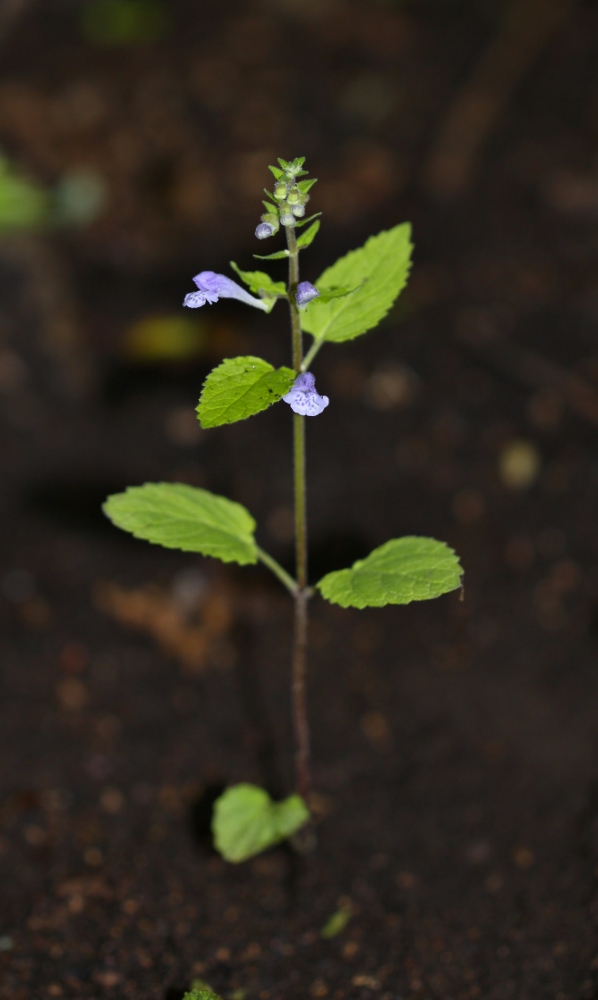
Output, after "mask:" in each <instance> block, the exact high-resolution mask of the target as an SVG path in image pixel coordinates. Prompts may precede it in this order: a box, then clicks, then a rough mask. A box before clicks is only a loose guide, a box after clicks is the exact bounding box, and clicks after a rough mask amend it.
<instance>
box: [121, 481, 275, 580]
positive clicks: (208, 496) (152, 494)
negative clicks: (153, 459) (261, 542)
mask: <svg viewBox="0 0 598 1000" xmlns="http://www.w3.org/2000/svg"><path fill="white" fill-rule="evenodd" d="M102 509H103V511H104V513H105V514H106V516H107V517H109V518H110V520H111V521H112V523H113V524H115V525H116V526H117V527H118V528H122V529H123V531H128V532H130V534H132V535H134V536H135V538H143V539H144V540H145V541H146V542H153V543H154V544H155V545H162V546H164V548H166V549H180V550H181V551H182V552H201V554H202V555H204V556H212V557H213V558H214V559H221V560H222V562H237V563H239V564H240V565H241V566H246V565H248V564H249V563H256V562H257V561H258V556H257V547H256V544H255V539H254V537H253V535H254V531H255V521H254V519H253V518H252V516H251V514H250V513H249V511H248V510H246V509H245V507H242V506H241V504H239V503H235V502H234V501H233V500H228V499H227V498H226V497H221V496H217V495H216V494H215V493H210V492H209V491H208V490H201V489H197V488H196V487H194V486H187V484H186V483H144V485H143V486H129V488H128V489H127V490H125V492H124V493H115V494H114V495H113V496H111V497H108V499H107V500H106V503H105V504H104V506H103V508H102Z"/></svg>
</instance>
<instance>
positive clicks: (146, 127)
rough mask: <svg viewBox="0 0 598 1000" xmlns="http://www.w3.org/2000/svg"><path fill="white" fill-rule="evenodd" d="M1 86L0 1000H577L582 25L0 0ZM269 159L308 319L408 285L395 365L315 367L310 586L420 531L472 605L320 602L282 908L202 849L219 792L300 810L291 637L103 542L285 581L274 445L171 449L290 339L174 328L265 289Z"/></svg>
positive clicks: (588, 101) (585, 500) (254, 427)
mask: <svg viewBox="0 0 598 1000" xmlns="http://www.w3.org/2000/svg"><path fill="white" fill-rule="evenodd" d="M0 55H1V59H0V410H1V424H0V440H1V452H0V462H1V469H2V474H1V482H2V489H1V492H0V552H1V556H0V622H1V626H2V637H1V639H0V642H1V645H2V653H1V658H2V676H3V682H2V683H3V695H2V702H1V704H0V741H1V742H2V752H1V755H0V785H1V797H0V865H1V866H2V870H3V872H4V875H3V882H2V887H1V889H0V893H1V894H2V897H3V902H4V905H3V906H2V907H0V913H1V915H0V967H1V968H2V969H3V975H4V980H3V982H4V984H5V985H4V986H0V991H1V990H4V992H1V995H2V997H3V998H6V1000H19V998H21V997H23V998H25V997H29V996H31V992H30V991H31V989H33V988H36V989H37V988H39V987H40V984H43V985H44V988H47V989H48V995H49V996H58V997H59V996H73V997H75V996H78V997H80V996H81V995H82V994H85V993H89V991H90V990H93V992H94V995H97V996H104V995H106V996H119V997H120V996H123V997H124V996H127V997H142V996H143V997H144V998H147V997H156V998H160V1000H162V998H164V997H168V998H169V1000H176V998H177V997H179V996H181V995H182V993H181V992H180V990H181V989H182V988H183V987H184V986H185V985H188V983H189V981H190V979H191V978H192V976H193V975H197V976H203V977H205V978H207V979H208V981H209V982H210V984H211V985H212V986H213V987H214V988H216V989H219V990H222V991H223V993H225V994H226V995H227V996H228V995H230V996H236V998H237V1000H241V994H240V993H239V992H238V991H239V990H242V989H245V990H248V991H249V994H248V995H250V996H254V995H255V996H259V997H260V998H261V1000H268V998H269V997H272V998H275V997H277V996H279V995H282V994H281V992H280V991H281V990H282V991H283V993H284V996H285V997H286V998H293V997H295V996H301V997H304V996H305V995H309V996H313V997H326V996H327V995H330V996H334V997H336V998H337V1000H341V998H343V997H345V996H347V997H353V996H355V997H362V996H363V997H366V996H367V997H370V996H372V995H380V996H382V997H385V998H386V1000H395V998H396V1000H398V997H399V993H400V996H401V997H402V998H407V997H409V998H411V997H420V996H423V995H426V996H430V997H439V998H440V997H442V998H446V997H449V996H450V997H451V1000H459V998H461V997H463V998H465V997H478V996H480V997H481V996H483V997H484V998H485V1000H492V998H496V1000H502V998H508V997H511V996H513V997H515V996H516V997H517V998H518V1000H524V998H528V997H529V998H530V1000H540V998H543V997H546V998H550V1000H555V998H557V1000H583V998H590V997H593V996H594V995H595V989H596V977H597V974H598V967H597V964H596V961H595V951H594V943H593V934H594V933H595V923H596V919H597V897H596V893H595V888H594V886H595V876H596V871H597V870H598V868H597V865H598V840H597V838H598V832H597V818H598V791H597V789H598V784H597V782H598V760H597V757H596V737H597V726H596V697H597V693H598V692H597V686H598V673H597V664H596V651H597V630H596V622H597V617H596V615H597V607H596V601H597V595H598V569H597V566H596V555H597V552H598V527H597V519H596V483H597V478H598V464H597V457H596V456H597V454H598V433H597V432H598V353H597V341H596V336H597V332H598V273H597V269H596V255H597V250H598V73H597V71H596V67H597V66H598V9H597V8H596V5H595V4H594V3H592V2H590V0H367V2H366V0H228V2H226V3H216V2H213V0H205V2H198V0H194V2H193V0H168V2H166V0H52V2H51V3H49V2H45V3H41V2H40V0H2V3H0ZM277 156H282V157H285V158H292V157H295V156H306V157H307V162H306V166H307V167H308V168H309V170H310V173H311V174H312V175H314V176H317V177H318V178H319V183H318V184H317V185H316V187H315V188H313V189H312V201H311V203H310V208H311V209H312V210H313V211H320V210H321V211H322V212H323V217H322V229H321V231H320V234H319V236H318V239H317V241H316V243H315V244H314V245H313V246H312V247H311V248H310V249H309V250H308V251H306V252H305V253H304V254H303V255H302V258H301V264H302V277H303V278H304V279H307V280H311V281H314V280H315V279H316V278H317V277H318V275H319V274H320V273H321V271H322V270H323V269H324V268H325V267H326V266H328V265H329V264H330V263H332V262H333V261H334V260H335V259H336V257H337V256H339V255H340V254H342V253H345V252H346V251H347V250H348V249H351V248H353V247H356V246H359V245H360V244H361V243H362V242H363V241H364V240H365V239H366V238H367V237H368V236H369V235H371V234H372V233H375V232H378V231H379V230H381V229H383V228H389V227H391V226H393V225H395V224H396V223H398V222H402V221H405V220H409V221H411V222H412V224H413V227H414V241H415V244H416V251H415V258H414V270H413V273H412V276H411V279H410V283H409V286H408V288H407V290H406V292H405V293H404V294H403V295H402V296H401V298H400V300H399V302H398V303H397V305H396V307H395V309H394V310H393V311H392V313H391V314H390V315H389V316H388V317H387V318H386V320H385V321H384V322H383V324H382V325H381V326H380V328H379V329H378V330H376V331H375V332H373V333H371V334H368V335H367V336H364V337H362V338H360V339H358V340H357V341H355V342H353V343H350V344H347V345H342V346H338V347H337V346H329V347H328V348H326V349H325V350H323V351H322V352H321V354H320V355H319V356H318V360H317V364H316V374H317V377H318V388H319V390H320V391H321V392H323V393H326V394H327V395H328V396H329V397H330V399H331V405H330V407H329V409H328V410H327V411H326V413H325V414H324V415H323V416H322V417H321V419H320V420H318V421H317V422H314V423H313V424H310V425H309V428H308V430H309V438H308V449H309V475H310V487H309V489H310V497H309V504H310V524H311V537H312V573H311V575H312V578H313V579H314V580H316V579H318V578H319V576H321V575H322V574H323V573H325V572H327V571H329V570H332V569H336V568H341V567H343V566H346V565H349V564H350V563H351V562H352V561H353V560H355V559H356V558H359V557H361V556H363V555H365V554H366V553H367V552H368V551H370V549H371V548H372V547H374V546H375V545H378V544H381V543H382V542H383V541H385V540H386V539H387V538H389V537H395V536H398V535H401V534H409V533H415V534H430V535H434V536H435V537H438V538H441V539H443V540H446V541H448V542H449V543H450V544H451V545H453V546H454V547H455V548H456V549H457V551H458V552H459V554H460V555H461V558H462V562H463V564H464V566H465V570H466V576H465V580H466V585H465V600H464V601H463V602H460V601H459V600H458V597H457V596H455V595H453V596H449V597H446V598H443V599H442V600H440V601H438V602H433V603H431V604H430V605H429V606H423V605H422V606H421V607H410V608H387V609H385V610H383V611H367V612H359V613H358V612H351V611H347V612H341V611H340V610H339V609H336V608H333V607H331V606H324V604H323V602H321V603H318V604H315V603H314V608H313V619H314V621H313V628H312V650H313V657H312V688H311V700H312V713H313V725H314V757H315V762H316V763H315V773H316V785H317V787H318V789H319V790H320V795H319V798H318V802H317V810H316V811H317V813H318V819H319V820H322V825H321V833H320V847H319V851H318V856H317V859H314V860H313V861H312V867H311V868H310V869H309V870H308V871H307V873H306V872H303V874H302V875H301V876H300V878H299V881H298V885H299V888H298V889H297V884H295V883H293V885H294V888H291V889H290V888H289V885H290V884H291V883H292V881H293V880H292V878H291V876H290V875H289V867H288V866H289V864H290V862H288V859H287V857H286V855H284V854H281V853H280V852H275V853H274V854H271V855H268V856H267V857H266V858H263V859H258V860H257V861H256V862H255V863H252V864H250V865H248V866H243V868H242V869H228V868H226V867H225V866H224V865H223V863H222V862H220V861H219V859H217V858H216V857H214V856H213V855H210V853H209V846H208V844H209V811H210V803H211V801H212V800H213V798H214V796H215V795H217V794H218V790H219V789H221V788H222V787H223V786H224V785H225V784H227V783H230V782H233V781H238V780H252V781H257V782H260V783H262V784H266V785H267V787H268V788H269V789H270V790H271V791H272V792H273V793H276V794H279V793H282V792H284V791H286V790H287V789H288V788H289V785H290V781H291V762H290V739H289V712H288V648H289V641H290V640H289V635H290V609H289V607H288V605H287V599H286V595H285V594H284V592H282V593H279V589H278V587H277V584H276V583H275V582H273V581H270V580H269V578H268V576H267V574H265V573H262V572H261V571H260V570H257V569H256V570H252V569H250V570H243V571H241V570H235V568H234V567H226V568H223V567H219V566H218V565H217V564H215V563H212V562H211V561H209V560H194V559H192V558H191V557H187V556H184V557H182V556H180V555H177V554H176V553H172V552H168V551H166V550H160V549H153V548H152V547H150V546H145V545H144V544H143V543H141V542H136V541H134V540H132V539H130V538H128V537H126V536H125V535H124V534H121V533H119V532H118V531H117V530H116V529H114V528H113V527H112V526H111V525H110V524H109V523H108V522H107V521H106V520H105V519H104V518H103V515H102V513H101V509H100V508H101V503H102V502H103V500H104V499H105V497H106V496H107V495H108V494H109V493H112V492H117V491H119V490H122V489H123V488H124V487H125V486H126V485H128V484H137V483H142V482H144V481H152V480H161V479H164V480H178V481H183V482H188V483H191V484H193V485H199V486H203V487H205V488H208V489H211V490H213V491H214V492H217V493H223V494H226V495H227V496H230V497H232V498H233V499H235V500H237V501H239V502H241V503H243V504H245V505H246V506H247V507H249V509H250V510H251V511H252V513H253V514H254V516H255V517H256V519H257V521H258V524H259V532H258V540H259V542H260V544H261V545H262V546H263V547H264V548H266V549H268V550H269V551H271V552H272V553H273V554H274V555H275V556H276V557H277V558H279V559H280V560H281V561H282V562H283V563H284V564H285V565H287V566H291V565H292V512H291V462H290V420H289V413H288V412H286V408H285V412H284V413H283V412H281V408H280V407H273V408H272V409H271V410H269V411H268V412H266V413H264V414H261V415H259V416H258V417H255V418H253V419H252V420H250V421H248V422H246V423H243V424H239V425H235V426H234V427H230V428H223V429H219V430H216V431H209V432H203V431H202V430H201V429H200V428H199V425H198V423H197V421H196V418H195V413H194V408H195V405H196V403H197V399H198V397H199V392H200V388H201V384H202V381H203V379H204V378H205V376H206V374H207V372H208V371H209V370H210V369H211V368H212V367H213V366H214V365H215V364H217V363H218V362H219V361H220V360H221V359H222V358H223V357H226V356H234V355H236V354H243V353H246V354H257V355H259V356H263V357H266V358H267V359H268V360H269V361H271V362H272V363H273V364H276V365H278V364H288V363H289V356H290V343H289V333H288V318H287V315H286V313H285V311H284V309H282V308H281V307H278V308H277V309H276V310H275V311H274V313H273V314H272V316H270V317H267V318H264V317H261V316H260V317H256V316H255V315H253V312H254V311H253V310H244V309H243V307H242V306H241V305H239V304H238V303H234V302H226V301H225V302H221V303H219V304H218V305H217V306H214V307H209V308H208V307H206V308H204V309H203V310H201V311H197V312H193V313H192V312H191V311H184V310H183V309H182V307H181V304H182V300H183V297H184V295H185V293H186V292H188V291H191V290H192V289H193V285H192V282H191V278H192V275H193V274H196V273H197V272H198V271H200V270H215V271H222V272H224V273H229V274H230V273H231V272H230V269H229V261H230V260H235V261H236V262H237V263H238V264H239V265H240V266H241V267H244V268H250V267H251V266H252V263H253V258H252V254H253V253H255V252H257V251H260V252H264V253H265V252H271V251H272V250H274V249H278V248H279V247H278V243H279V242H280V239H281V238H280V237H279V238H277V240H272V241H271V243H268V245H267V248H266V250H264V249H263V248H264V244H258V243H257V241H256V240H255V238H254V236H253V232H254V229H255V226H256V224H257V223H258V221H259V216H260V214H261V211H262V207H261V198H262V197H263V195H262V189H263V187H264V186H267V187H268V186H269V178H270V175H269V173H268V170H267V166H268V164H269V163H272V162H275V160H276V157H277ZM275 243H276V246H275V245H274V244H275ZM272 273H273V274H274V275H275V276H276V277H281V278H282V277H283V276H284V267H283V264H281V263H280V262H275V263H274V264H273V265H272ZM248 312H251V313H252V315H248ZM256 887H257V888H256ZM293 893H295V895H293ZM339 897H341V899H344V900H345V903H346V900H347V899H348V900H349V903H350V906H351V908H352V910H351V912H352V913H353V914H354V916H353V918H352V920H351V922H350V924H349V927H348V929H347V931H346V932H345V936H344V937H343V938H342V939H340V938H339V942H338V943H337V942H335V943H334V944H324V943H323V942H322V941H321V940H320V938H319V937H318V929H319V927H320V925H323V924H324V922H325V919H326V917H327V916H329V915H330V913H331V912H332V911H333V910H334V909H335V907H336V906H338V899H339ZM456 901H457V902H456ZM343 905H344V904H343ZM347 905H349V904H347ZM115 928H116V930H115ZM314 928H315V929H314ZM310 935H311V936H310ZM347 935H348V936H347ZM299 942H300V944H299ZM252 949H253V950H252ZM289 949H290V950H289ZM297 949H299V951H300V954H301V956H302V957H301V961H300V962H294V961H293V960H292V956H293V955H294V954H296V953H297ZM301 949H303V950H301ZM177 990H178V991H179V992H177ZM235 990H237V993H236V994H235ZM168 991H170V992H168ZM397 991H398V992H397ZM422 991H423V992H422Z"/></svg>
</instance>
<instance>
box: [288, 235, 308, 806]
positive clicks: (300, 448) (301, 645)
mask: <svg viewBox="0 0 598 1000" xmlns="http://www.w3.org/2000/svg"><path fill="white" fill-rule="evenodd" d="M285 231H286V237H287V247H288V250H289V307H290V312H291V333H292V344H293V368H294V369H295V371H296V372H297V374H299V373H300V372H301V370H302V362H303V341H302V335H301V316H300V313H299V307H298V306H297V301H296V298H295V294H296V291H297V285H298V284H299V251H298V249H297V238H296V236H295V230H294V229H293V228H292V227H291V226H287V227H286V228H285ZM293 459H294V460H293V469H294V494H295V559H296V566H297V585H296V588H295V591H294V595H293V596H294V598H295V628H294V637H293V657H292V661H293V662H292V672H293V673H292V708H293V733H294V741H295V782H296V787H297V792H298V794H299V795H301V796H302V798H304V799H306V798H307V797H308V795H309V792H310V788H311V778H310V753H309V723H308V720H307V697H306V684H305V681H306V673H307V601H308V598H309V590H308V587H307V513H306V480H305V417H302V416H301V415H300V414H298V413H295V414H293Z"/></svg>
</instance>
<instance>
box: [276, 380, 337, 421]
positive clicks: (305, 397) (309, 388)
mask: <svg viewBox="0 0 598 1000" xmlns="http://www.w3.org/2000/svg"><path fill="white" fill-rule="evenodd" d="M282 398H283V399H284V401H285V403H288V404H289V406H290V407H291V409H292V410H293V412H294V413H299V414H300V415H301V416H304V417H317V416H318V414H319V413H321V412H322V410H325V409H326V407H327V406H328V404H329V402H330V400H329V399H328V396H320V394H319V393H318V392H316V380H315V378H314V376H313V375H312V374H311V372H302V373H301V375H298V376H297V378H296V379H295V381H294V383H293V385H292V387H291V389H290V390H289V392H287V394H286V396H283V397H282Z"/></svg>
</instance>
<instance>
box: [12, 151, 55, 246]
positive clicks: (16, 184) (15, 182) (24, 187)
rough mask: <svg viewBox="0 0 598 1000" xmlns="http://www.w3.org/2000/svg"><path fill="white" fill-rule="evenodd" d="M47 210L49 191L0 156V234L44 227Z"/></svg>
mask: <svg viewBox="0 0 598 1000" xmlns="http://www.w3.org/2000/svg"><path fill="white" fill-rule="evenodd" d="M49 214H50V195H49V193H48V192H47V191H45V190H44V189H43V188H42V187H41V186H40V185H39V184H36V183H35V182H34V181H30V180H28V179H27V178H26V177H24V176H23V175H22V174H21V173H20V172H19V171H18V170H17V169H16V168H15V167H13V166H12V165H11V164H10V163H9V161H8V160H7V159H5V158H4V157H2V156H0V234H2V233H3V232H10V231H11V230H17V229H43V228H45V227H46V225H47V224H48V220H49Z"/></svg>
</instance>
